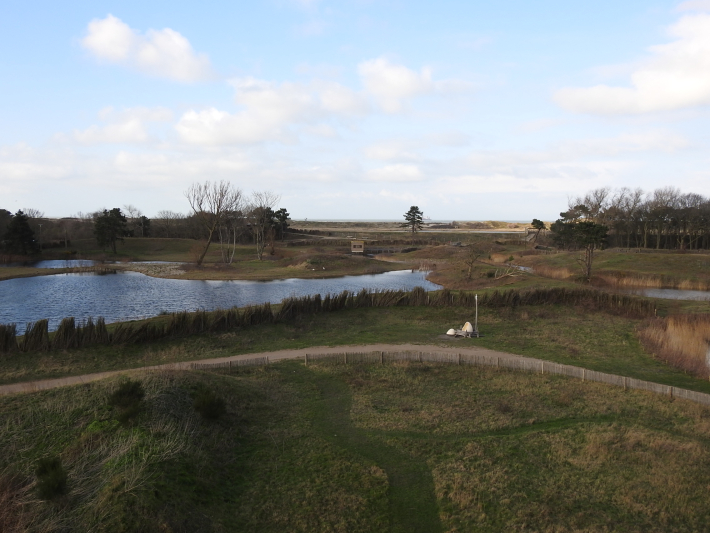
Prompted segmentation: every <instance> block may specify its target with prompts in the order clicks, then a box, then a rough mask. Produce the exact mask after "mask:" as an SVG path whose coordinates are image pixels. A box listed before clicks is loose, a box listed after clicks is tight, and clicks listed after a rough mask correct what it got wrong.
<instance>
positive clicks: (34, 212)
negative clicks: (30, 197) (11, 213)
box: [22, 207, 44, 218]
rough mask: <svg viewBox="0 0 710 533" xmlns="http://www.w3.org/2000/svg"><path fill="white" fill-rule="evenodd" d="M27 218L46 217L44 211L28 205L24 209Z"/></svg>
mask: <svg viewBox="0 0 710 533" xmlns="http://www.w3.org/2000/svg"><path fill="white" fill-rule="evenodd" d="M22 212H23V213H24V214H25V216H26V217H27V218H44V212H42V211H40V210H39V209H35V208H33V207H26V208H24V209H23V210H22Z"/></svg>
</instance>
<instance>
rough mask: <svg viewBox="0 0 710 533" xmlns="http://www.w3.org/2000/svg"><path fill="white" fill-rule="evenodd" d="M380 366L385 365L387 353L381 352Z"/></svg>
mask: <svg viewBox="0 0 710 533" xmlns="http://www.w3.org/2000/svg"><path fill="white" fill-rule="evenodd" d="M380 364H381V365H384V364H385V352H380Z"/></svg>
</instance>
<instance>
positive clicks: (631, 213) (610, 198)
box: [551, 187, 710, 250]
mask: <svg viewBox="0 0 710 533" xmlns="http://www.w3.org/2000/svg"><path fill="white" fill-rule="evenodd" d="M560 217H561V218H560V220H558V223H561V224H562V223H578V222H593V223H595V224H600V225H603V226H606V228H608V230H609V231H608V235H607V237H606V244H607V246H609V247H619V248H639V249H641V248H648V249H655V250H700V249H705V250H707V249H708V248H710V199H708V198H706V197H704V196H702V195H700V194H696V193H682V192H681V191H680V190H679V189H676V188H674V187H664V188H662V189H656V190H655V191H652V192H644V191H643V190H642V189H640V188H637V189H633V190H632V189H629V188H626V187H622V188H620V189H611V188H609V187H603V188H600V189H595V190H593V191H590V192H588V193H587V194H585V195H584V196H579V197H576V198H571V199H570V200H569V206H568V210H567V211H565V212H563V213H560ZM561 224H558V227H560V226H561ZM551 229H552V230H553V232H554V231H555V224H553V227H552V228H551Z"/></svg>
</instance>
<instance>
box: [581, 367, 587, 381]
mask: <svg viewBox="0 0 710 533" xmlns="http://www.w3.org/2000/svg"><path fill="white" fill-rule="evenodd" d="M586 377H587V369H586V368H583V369H582V381H585V378H586Z"/></svg>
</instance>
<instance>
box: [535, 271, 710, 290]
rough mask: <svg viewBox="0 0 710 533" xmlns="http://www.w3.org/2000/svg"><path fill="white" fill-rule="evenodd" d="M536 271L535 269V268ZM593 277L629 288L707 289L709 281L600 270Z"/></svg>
mask: <svg viewBox="0 0 710 533" xmlns="http://www.w3.org/2000/svg"><path fill="white" fill-rule="evenodd" d="M536 272H537V270H536ZM594 277H595V278H596V279H597V280H599V281H601V282H602V283H604V284H606V285H610V286H613V287H617V288H629V289H634V288H635V289H639V288H643V289H679V290H683V291H708V290H710V282H708V281H705V280H692V279H677V278H673V277H671V276H664V275H659V274H647V275H643V274H626V273H624V272H601V273H598V274H595V275H594Z"/></svg>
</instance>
